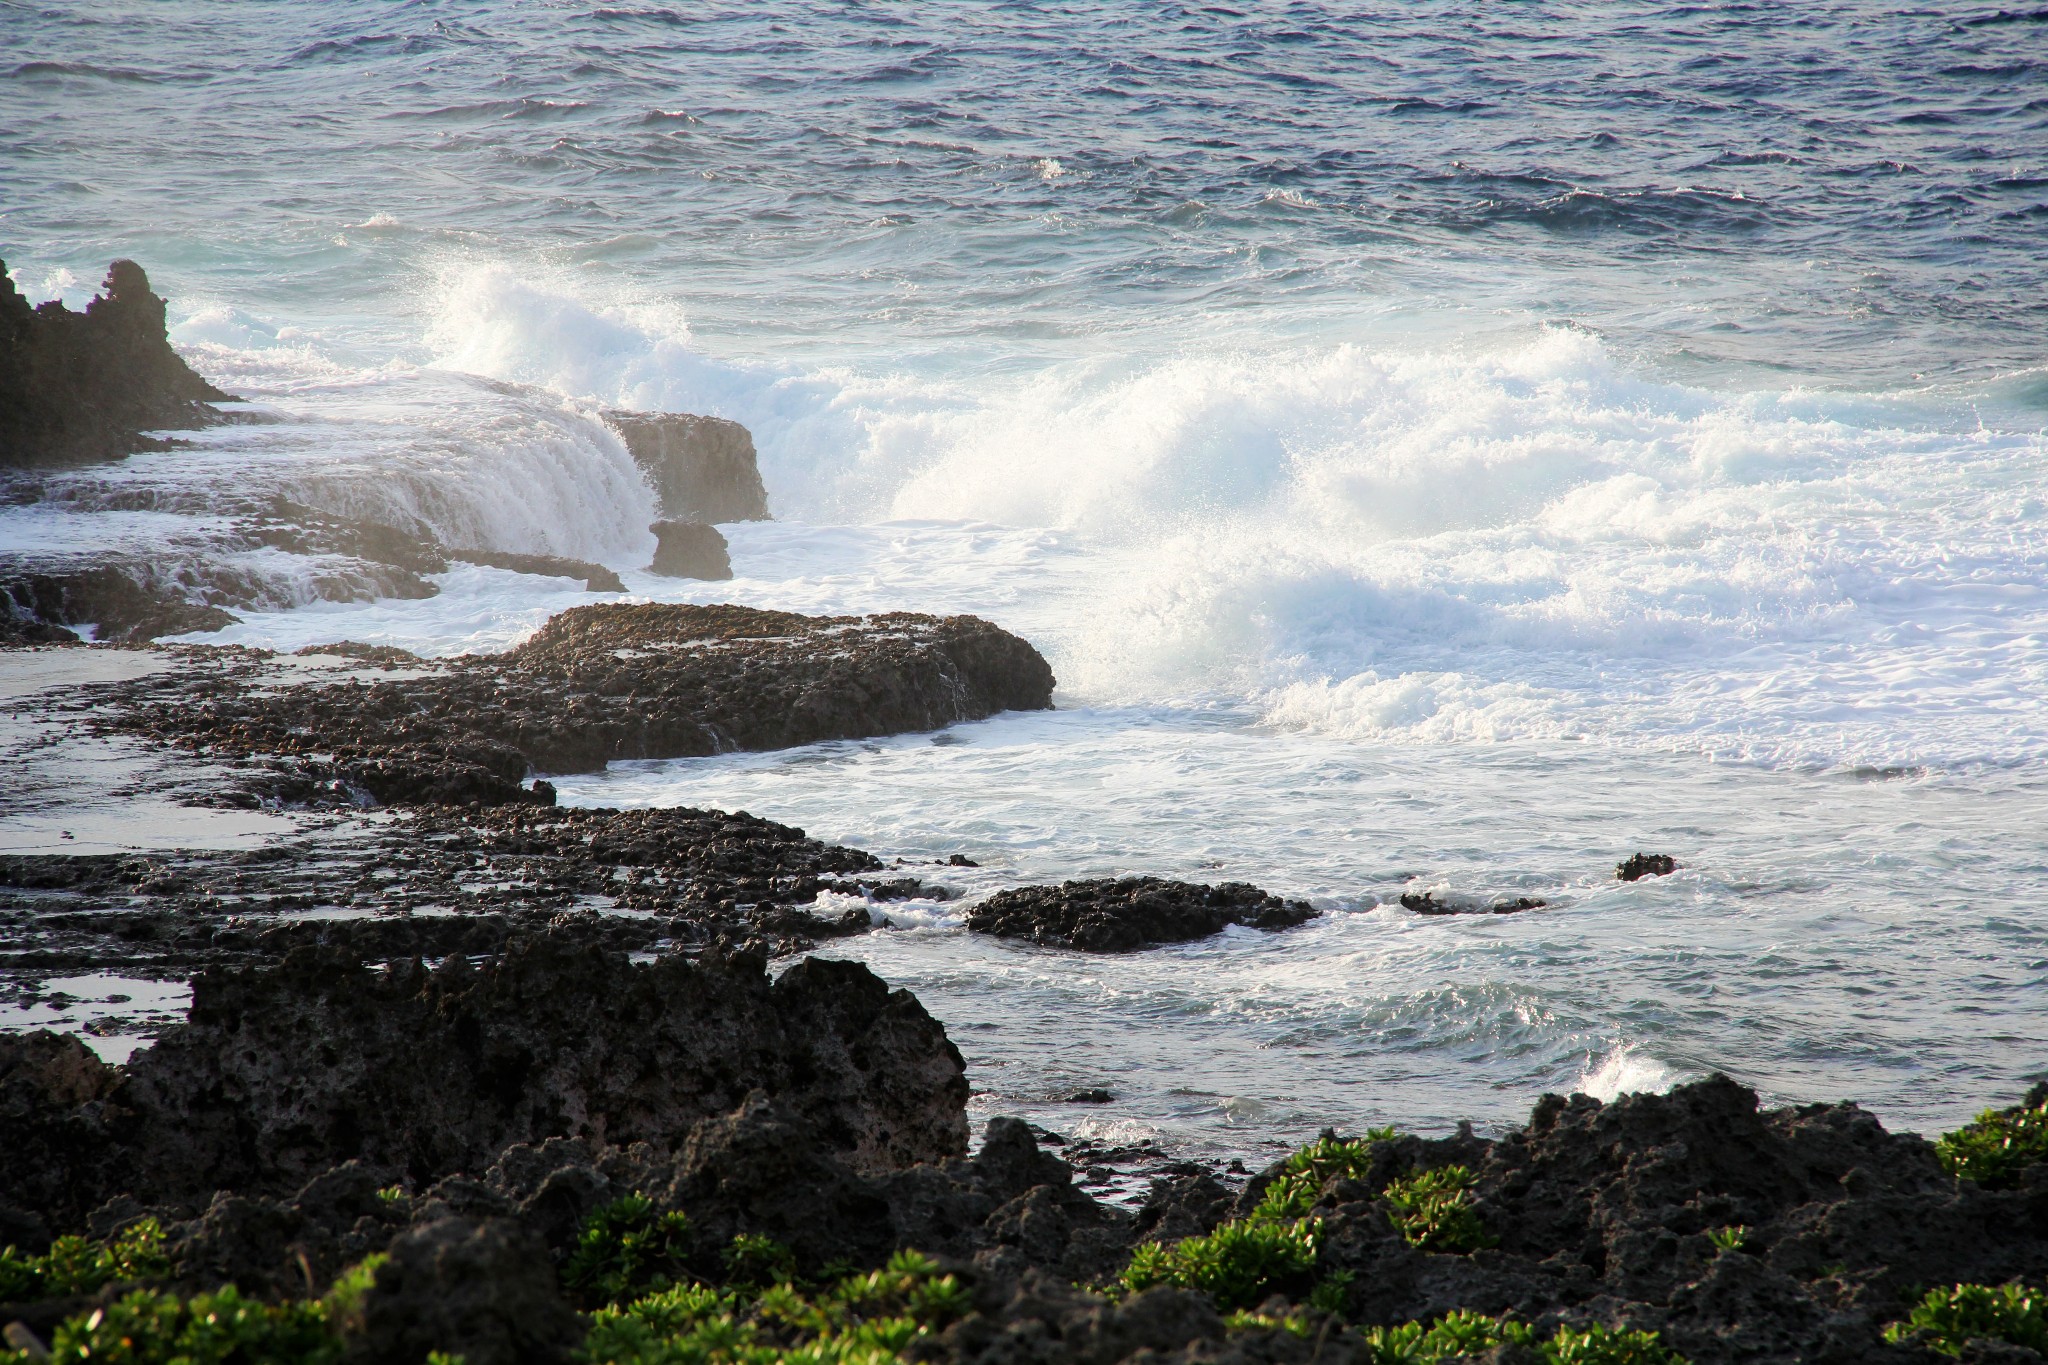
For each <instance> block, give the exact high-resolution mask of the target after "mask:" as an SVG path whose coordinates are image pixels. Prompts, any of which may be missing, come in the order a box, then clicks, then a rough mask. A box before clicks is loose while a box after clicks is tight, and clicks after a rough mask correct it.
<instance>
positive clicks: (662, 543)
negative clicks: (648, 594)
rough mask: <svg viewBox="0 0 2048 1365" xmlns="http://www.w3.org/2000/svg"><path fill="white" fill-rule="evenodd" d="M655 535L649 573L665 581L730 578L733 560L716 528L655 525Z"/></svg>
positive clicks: (692, 523) (686, 523) (674, 523)
mask: <svg viewBox="0 0 2048 1365" xmlns="http://www.w3.org/2000/svg"><path fill="white" fill-rule="evenodd" d="M648 529H649V530H651V531H653V532H654V541H655V545H654V562H653V563H652V564H649V565H648V566H647V571H648V572H649V573H658V574H661V575H662V576H664V577H666V578H711V579H724V578H731V577H732V556H731V555H730V554H729V553H728V552H727V547H726V543H725V537H724V536H723V535H721V534H719V530H718V528H717V527H716V526H707V525H705V524H703V523H702V522H695V521H657V522H655V523H654V525H653V526H651V527H649V528H648Z"/></svg>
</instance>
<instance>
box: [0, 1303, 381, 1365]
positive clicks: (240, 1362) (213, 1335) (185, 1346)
mask: <svg viewBox="0 0 2048 1365" xmlns="http://www.w3.org/2000/svg"><path fill="white" fill-rule="evenodd" d="M340 1355H341V1341H340V1338H338V1337H337V1336H335V1335H334V1333H333V1332H332V1331H330V1330H329V1328H328V1323H327V1315H326V1312H325V1310H324V1309H323V1308H322V1306H321V1305H320V1304H318V1303H301V1302H293V1303H283V1304H277V1305H274V1306H273V1305H271V1304H266V1303H261V1302H258V1301H257V1300H254V1299H245V1298H243V1297H242V1296H241V1295H240V1294H239V1293H237V1292H236V1290H235V1287H234V1286H233V1285H229V1286H227V1287H226V1288H224V1289H219V1290H216V1291H214V1292H213V1293H211V1294H195V1295H194V1296H193V1297H192V1298H190V1299H180V1298H178V1297H177V1296H176V1295H175V1294H162V1293H157V1292H155V1291H152V1290H148V1289H138V1290H135V1291H134V1292H133V1293H130V1294H127V1295H124V1296H123V1297H121V1298H119V1299H117V1300H115V1301H114V1302H113V1303H112V1304H110V1305H108V1306H107V1307H105V1308H97V1309H94V1310H93V1311H92V1312H91V1313H89V1314H80V1315H79V1316H78V1317H74V1318H71V1319H69V1320H68V1321H66V1322H65V1323H64V1324H63V1326H61V1327H59V1328H58V1329H57V1332H56V1336H55V1338H54V1339H53V1340H52V1341H51V1343H50V1359H51V1361H52V1362H53V1365H86V1363H87V1362H90V1365H164V1362H176V1365H327V1363H328V1362H331V1361H335V1360H338V1359H339V1358H340ZM17 1358H18V1359H22V1360H26V1359H27V1358H28V1357H27V1355H26V1353H21V1354H20V1355H19V1356H18V1357H17Z"/></svg>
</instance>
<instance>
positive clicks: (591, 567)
mask: <svg viewBox="0 0 2048 1365" xmlns="http://www.w3.org/2000/svg"><path fill="white" fill-rule="evenodd" d="M448 558H450V559H452V560H455V561H457V562H459V563H463V564H482V565H484V566H485V567H487V568H492V569H508V570H510V571H511V572H513V573H527V574H535V575H537V576H539V577H541V578H580V579H582V580H583V590H584V591H585V592H624V591H625V590H626V585H625V584H624V583H623V582H621V581H620V580H619V576H618V575H617V574H616V573H614V572H612V571H611V570H610V569H607V568H606V567H605V566H604V565H602V564H592V563H591V562H590V561H588V560H584V559H563V558H561V557H560V556H557V555H515V554H507V553H505V552H503V551H501V550H450V551H448Z"/></svg>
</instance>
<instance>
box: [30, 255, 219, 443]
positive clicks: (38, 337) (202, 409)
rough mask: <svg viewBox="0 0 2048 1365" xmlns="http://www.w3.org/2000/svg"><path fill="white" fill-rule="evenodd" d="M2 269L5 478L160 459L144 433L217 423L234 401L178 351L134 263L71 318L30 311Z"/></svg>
mask: <svg viewBox="0 0 2048 1365" xmlns="http://www.w3.org/2000/svg"><path fill="white" fill-rule="evenodd" d="M6 269H7V267H6V262H4V261H0V468H21V467H24V466H29V465H72V464H82V463H85V462H87V461H91V460H101V459H110V458H113V457H116V456H120V455H126V454H128V453H129V452H131V451H137V450H155V449H162V448H163V444H164V443H163V442H161V441H159V440H154V439H152V438H149V437H145V436H144V435H143V434H142V433H143V432H145V431H157V430H165V429H177V428H189V427H201V426H206V425H209V424H211V423H213V422H216V421H218V420H220V415H219V414H218V413H217V412H215V411H214V410H213V409H212V408H211V407H209V406H208V404H210V403H218V402H224V401H229V399H230V396H229V395H228V394H225V393H222V392H221V391H220V390H219V389H216V388H215V387H214V386H213V385H211V384H209V383H207V382H206V381H205V380H204V379H202V378H200V377H199V376H198V375H197V374H196V373H194V372H193V370H192V368H191V366H189V365H187V364H186V363H185V362H184V361H183V360H182V359H180V358H179V356H178V353H177V352H176V351H174V350H172V349H171V343H170V341H169V339H168V338H167V336H166V334H165V329H164V301H163V299H161V298H159V297H158V296H157V295H156V294H155V293H153V292H152V291H151V290H150V287H149V277H148V276H147V275H145V274H144V273H143V270H142V267H141V266H139V265H137V264H136V263H135V262H133V261H115V262H114V264H113V268H112V269H110V270H109V271H108V272H107V280H106V283H105V284H104V285H102V286H101V291H102V292H101V293H100V295H99V297H97V298H95V299H93V300H92V302H90V303H88V304H87V305H86V306H85V311H84V312H83V313H74V312H72V311H71V310H70V309H68V308H66V307H65V306H64V305H63V304H62V303H59V302H56V301H55V300H52V301H51V302H49V303H45V304H41V305H39V306H37V307H33V308H32V307H30V306H29V302H28V300H27V299H26V298H24V297H22V294H21V292H20V291H19V290H18V289H16V288H15V287H14V282H13V281H12V280H10V279H8V278H7V275H6Z"/></svg>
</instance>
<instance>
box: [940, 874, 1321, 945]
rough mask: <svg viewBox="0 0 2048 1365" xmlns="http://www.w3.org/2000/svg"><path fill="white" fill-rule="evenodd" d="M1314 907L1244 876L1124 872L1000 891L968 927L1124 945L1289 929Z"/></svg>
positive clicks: (1038, 939) (1047, 941) (1055, 941)
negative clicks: (1213, 880)
mask: <svg viewBox="0 0 2048 1365" xmlns="http://www.w3.org/2000/svg"><path fill="white" fill-rule="evenodd" d="M1316 913H1317V912H1316V910H1315V908H1314V907H1312V906H1310V905H1309V904H1308V903H1307V902H1306V901H1290V900H1282V899H1281V898H1280V897H1278V896H1274V895H1270V894H1268V893H1267V892H1264V891H1261V890H1260V889H1259V888H1258V887H1256V886H1251V885H1248V884H1246V883H1244V882H1224V883H1222V884H1221V885H1218V886H1203V885H1199V884H1196V883H1191V882H1173V881H1165V880H1162V879H1161V878H1158V877H1123V878H1117V879H1110V878H1100V879H1096V880H1092V881H1075V882H1063V883H1061V884H1060V885H1058V886H1024V887H1018V888H1016V889H1015V890H1012V891H999V892H997V893H996V894H995V895H993V896H990V897H989V898H988V899H987V900H985V901H983V902H982V903H981V904H979V905H977V906H975V907H974V909H973V910H972V911H970V912H969V914H968V917H967V927H968V928H969V929H971V930H973V931H974V932H975V933H978V934H992V935H994V936H995V937H997V938H1021V939H1026V940H1028V941H1030V942H1032V943H1039V944H1044V945H1045V946H1047V947H1053V948H1078V949H1080V950H1081V951H1083V952H1088V953H1129V952H1135V951H1137V950H1138V949H1140V948H1150V947H1155V946H1157V945H1159V944H1162V943H1186V942H1189V941H1191V940H1193V939H1199V938H1207V937H1209V936H1210V935H1211V934H1217V933H1221V932H1222V931H1223V930H1224V928H1225V927H1226V926H1228V925H1232V924H1241V925H1244V926H1245V927H1247V928H1251V929H1291V928H1293V927H1294V926H1295V925H1297V924H1302V923H1304V922H1306V921H1308V920H1311V919H1314V918H1315V917H1316Z"/></svg>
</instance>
